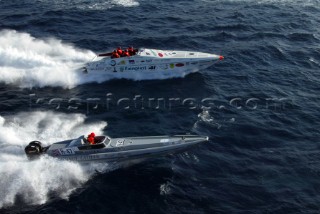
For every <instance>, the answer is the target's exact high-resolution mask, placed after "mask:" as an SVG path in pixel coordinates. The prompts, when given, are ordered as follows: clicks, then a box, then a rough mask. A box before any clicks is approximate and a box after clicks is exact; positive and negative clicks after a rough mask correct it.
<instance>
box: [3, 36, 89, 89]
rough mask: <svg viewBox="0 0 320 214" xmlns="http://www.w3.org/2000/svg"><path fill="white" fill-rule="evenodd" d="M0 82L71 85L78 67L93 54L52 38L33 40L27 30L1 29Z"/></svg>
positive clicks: (76, 75)
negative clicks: (22, 31)
mask: <svg viewBox="0 0 320 214" xmlns="http://www.w3.org/2000/svg"><path fill="white" fill-rule="evenodd" d="M0 44H1V46H0V77H1V79H0V82H4V83H7V84H17V85H19V86H21V87H34V86H38V87H43V86H62V87H65V88H71V87H74V86H75V85H77V84H78V83H79V76H78V73H79V72H78V71H77V68H80V67H82V66H83V64H84V63H86V62H88V61H90V60H91V59H92V58H93V57H94V55H95V54H94V53H93V52H91V51H88V50H80V49H77V48H75V47H73V46H72V45H68V44H64V43H62V42H61V41H60V40H57V39H54V38H48V39H36V38H34V37H32V36H31V35H30V34H27V33H20V32H17V31H13V30H3V31H0Z"/></svg>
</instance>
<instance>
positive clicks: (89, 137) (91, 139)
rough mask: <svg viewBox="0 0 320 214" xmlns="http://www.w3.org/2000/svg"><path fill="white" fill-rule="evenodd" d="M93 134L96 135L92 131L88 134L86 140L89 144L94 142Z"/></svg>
mask: <svg viewBox="0 0 320 214" xmlns="http://www.w3.org/2000/svg"><path fill="white" fill-rule="evenodd" d="M95 136H96V135H95V134H94V133H93V132H91V134H89V135H88V138H87V140H88V142H89V144H91V145H93V144H95V139H94V137H95Z"/></svg>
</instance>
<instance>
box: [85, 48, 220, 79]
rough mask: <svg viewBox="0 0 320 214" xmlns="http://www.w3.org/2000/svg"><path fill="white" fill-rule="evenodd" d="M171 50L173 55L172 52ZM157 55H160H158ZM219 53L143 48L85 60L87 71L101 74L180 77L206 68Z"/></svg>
mask: <svg viewBox="0 0 320 214" xmlns="http://www.w3.org/2000/svg"><path fill="white" fill-rule="evenodd" d="M148 51H149V52H150V53H152V54H149V55H147V54H146V53H148ZM173 53H174V54H173ZM160 56H161V57H160ZM220 59H221V56H218V55H215V54H206V53H200V52H188V51H161V50H151V49H146V50H143V51H142V52H141V53H139V54H138V55H134V56H130V57H123V58H114V59H112V58H111V57H102V58H101V57H96V58H95V59H94V60H93V61H92V62H90V63H87V65H86V67H85V71H86V72H87V73H88V74H99V75H100V74H105V75H108V76H110V77H114V78H123V77H127V76H128V75H129V76H130V75H131V77H134V75H138V76H139V75H143V77H146V78H148V76H150V77H152V76H154V75H157V74H161V75H164V76H168V77H169V76H175V74H176V76H183V75H186V74H189V73H193V72H197V71H199V70H202V69H205V68H208V67H210V66H212V65H213V64H214V63H216V62H217V61H219V60H220Z"/></svg>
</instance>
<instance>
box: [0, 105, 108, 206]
mask: <svg viewBox="0 0 320 214" xmlns="http://www.w3.org/2000/svg"><path fill="white" fill-rule="evenodd" d="M85 120H86V117H85V116H84V115H82V114H63V113H55V112H41V111H37V112H23V113H19V114H17V115H14V116H6V117H1V116H0V208H2V207H6V206H12V205H14V203H15V200H16V197H17V196H19V197H20V198H22V199H23V200H24V201H25V202H26V203H30V204H42V203H45V202H46V201H47V200H48V194H49V193H52V192H53V193H54V195H57V196H59V197H62V198H68V196H69V195H70V194H71V193H72V191H73V190H74V189H76V188H78V187H79V186H81V185H82V184H83V183H84V182H86V181H87V180H88V179H89V178H90V177H91V176H92V175H93V174H94V173H95V170H96V169H98V170H99V171H106V170H112V168H111V166H109V165H107V164H89V165H80V164H78V163H73V162H68V161H59V160H57V159H53V158H50V157H46V156H44V157H42V158H40V159H39V160H36V161H28V160H27V158H26V156H25V154H24V146H26V145H27V143H28V142H29V141H32V140H40V141H42V143H44V145H48V144H50V143H53V142H55V141H60V140H65V139H70V138H74V137H78V136H80V135H82V134H87V133H90V132H92V131H93V132H95V133H96V134H102V130H103V128H104V127H105V126H106V125H107V124H106V122H95V123H91V124H85Z"/></svg>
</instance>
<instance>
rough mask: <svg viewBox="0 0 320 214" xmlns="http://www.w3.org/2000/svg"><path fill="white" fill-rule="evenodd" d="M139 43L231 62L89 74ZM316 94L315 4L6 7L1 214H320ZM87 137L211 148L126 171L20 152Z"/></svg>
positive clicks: (186, 0) (318, 17)
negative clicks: (150, 72) (35, 144)
mask: <svg viewBox="0 0 320 214" xmlns="http://www.w3.org/2000/svg"><path fill="white" fill-rule="evenodd" d="M129 45H133V46H134V47H136V48H139V47H145V48H154V49H162V50H189V51H199V52H206V53H214V54H218V55H223V56H224V57H225V59H224V60H223V61H219V62H218V63H216V64H214V65H213V66H211V67H209V68H207V69H204V70H201V71H199V72H196V73H192V74H189V75H186V76H181V77H172V78H168V79H164V78H163V77H161V76H155V77H154V78H153V79H151V80H145V79H144V78H143V76H142V77H141V76H140V77H137V78H135V79H132V78H128V79H126V78H124V79H110V78H109V79H108V78H105V77H104V76H88V75H84V74H83V73H81V72H79V69H81V67H82V66H83V65H84V63H86V62H88V61H90V60H91V59H92V58H93V57H94V55H95V53H101V52H105V51H110V50H111V51H112V50H113V49H114V48H116V47H117V46H121V47H127V46H129ZM319 93H320V1H319V0H304V1H301V0H296V1H293V0H278V1H276V0H220V1H218V0H211V1H210V0H176V1H169V0H160V1H154V0H105V1H102V0H93V1H88V0H68V1H62V0H52V1H49V0H28V1H17V0H11V1H5V0H0V213H77V214H80V213H85V214H88V213H139V214H140V213H165V214H167V213H190V214H191V213H192V214H194V213H246V214H247V213H285V214H287V213H320V153H319V152H320V140H319V138H320V131H319V130H320V122H319V117H320V95H319ZM119 100H121V101H119ZM90 132H95V133H96V134H104V135H109V136H111V137H122V136H145V135H165V134H185V133H191V134H197V135H206V136H209V137H210V140H209V142H207V143H203V144H200V145H198V146H196V147H193V148H191V149H190V150H188V151H186V152H184V153H180V154H175V155H169V156H163V157H156V158H151V159H148V160H145V161H143V162H139V163H134V164H133V163H131V164H128V165H118V164H117V163H105V164H90V165H80V164H78V163H73V162H67V161H57V160H55V159H52V158H49V157H43V158H41V159H39V160H37V161H31V162H30V161H28V160H27V158H26V156H25V154H24V147H25V146H26V145H27V144H28V143H29V142H30V141H32V140H40V141H41V142H43V144H45V145H49V144H51V143H54V142H57V141H60V140H65V139H70V138H75V137H78V136H80V135H82V134H84V135H87V134H89V133H90Z"/></svg>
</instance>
